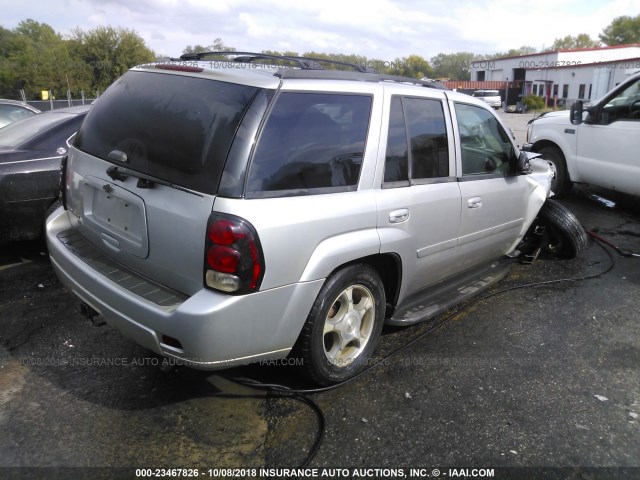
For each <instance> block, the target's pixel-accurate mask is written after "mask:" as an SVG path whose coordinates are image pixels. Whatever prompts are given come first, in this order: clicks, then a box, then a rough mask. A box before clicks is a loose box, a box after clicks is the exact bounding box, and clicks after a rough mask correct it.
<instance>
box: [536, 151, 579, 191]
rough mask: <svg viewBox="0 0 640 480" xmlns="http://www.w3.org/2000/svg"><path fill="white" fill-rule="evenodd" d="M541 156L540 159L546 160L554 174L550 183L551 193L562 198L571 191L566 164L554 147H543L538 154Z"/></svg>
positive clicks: (560, 153)
mask: <svg viewBox="0 0 640 480" xmlns="http://www.w3.org/2000/svg"><path fill="white" fill-rule="evenodd" d="M538 153H540V154H541V155H542V159H543V160H546V161H547V163H548V164H549V166H551V169H552V170H553V173H554V178H553V180H552V181H551V191H552V192H553V194H554V196H556V197H558V198H559V197H562V196H563V195H566V194H567V193H569V191H570V190H571V181H570V180H569V172H567V164H566V162H565V160H564V156H563V155H562V152H560V150H558V149H557V148H556V147H551V146H547V147H543V148H541V149H540V151H539V152H538Z"/></svg>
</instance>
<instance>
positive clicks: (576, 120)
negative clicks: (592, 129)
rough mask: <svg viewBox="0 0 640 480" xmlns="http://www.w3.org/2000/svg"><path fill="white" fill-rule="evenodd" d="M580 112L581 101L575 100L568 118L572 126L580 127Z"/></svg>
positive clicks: (581, 108) (581, 109) (581, 107)
mask: <svg viewBox="0 0 640 480" xmlns="http://www.w3.org/2000/svg"><path fill="white" fill-rule="evenodd" d="M582 112H583V104H582V100H577V101H576V102H575V103H574V104H573V105H571V110H570V113H569V118H570V119H571V123H572V124H574V125H580V124H581V123H582Z"/></svg>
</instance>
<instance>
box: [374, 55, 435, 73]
mask: <svg viewBox="0 0 640 480" xmlns="http://www.w3.org/2000/svg"><path fill="white" fill-rule="evenodd" d="M386 73H388V74H390V75H400V76H402V77H409V78H424V77H429V78H432V77H433V68H431V65H429V62H428V61H427V60H425V59H424V58H422V57H421V56H420V55H415V54H414V55H409V56H408V57H402V58H396V59H395V60H394V61H393V62H391V66H390V67H389V68H388V69H387V71H386Z"/></svg>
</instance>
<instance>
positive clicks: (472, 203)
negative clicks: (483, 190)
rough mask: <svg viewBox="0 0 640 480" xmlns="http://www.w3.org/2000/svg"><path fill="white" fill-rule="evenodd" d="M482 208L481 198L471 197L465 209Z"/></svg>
mask: <svg viewBox="0 0 640 480" xmlns="http://www.w3.org/2000/svg"><path fill="white" fill-rule="evenodd" d="M481 206H482V197H472V198H470V199H469V200H467V207H469V208H480V207H481Z"/></svg>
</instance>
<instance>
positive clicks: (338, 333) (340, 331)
mask: <svg viewBox="0 0 640 480" xmlns="http://www.w3.org/2000/svg"><path fill="white" fill-rule="evenodd" d="M374 320H375V300H374V297H373V294H372V293H371V291H370V290H369V289H368V288H367V287H365V286H363V285H351V286H349V287H347V288H345V289H344V290H343V291H342V293H340V295H338V296H337V298H336V299H335V300H334V301H333V305H332V306H331V308H330V309H329V312H328V313H327V318H326V319H325V323H324V329H323V334H322V336H323V344H324V345H323V347H324V354H325V356H326V357H327V360H329V362H330V363H331V364H332V365H334V366H335V367H346V366H347V365H349V364H350V363H351V362H353V360H355V359H356V358H357V357H358V356H359V355H360V354H361V353H362V352H363V350H364V349H365V347H366V345H367V343H368V342H369V339H370V338H371V332H372V331H373V327H374V323H375V322H374Z"/></svg>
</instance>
